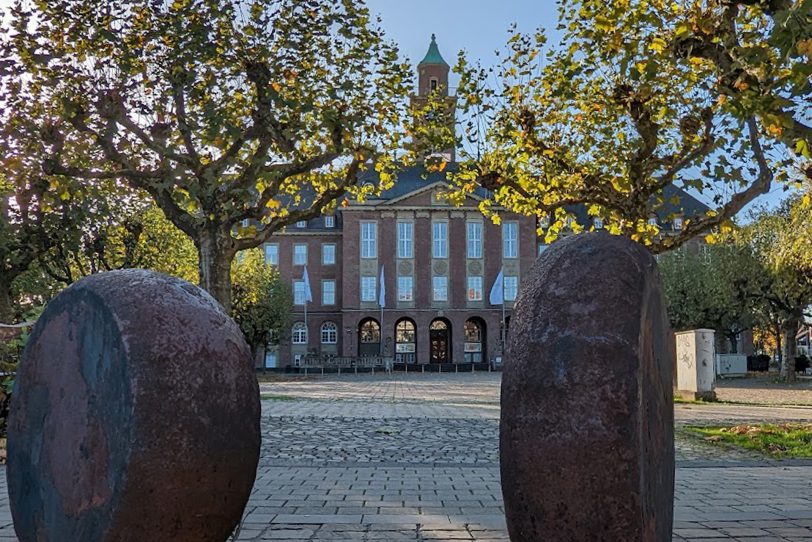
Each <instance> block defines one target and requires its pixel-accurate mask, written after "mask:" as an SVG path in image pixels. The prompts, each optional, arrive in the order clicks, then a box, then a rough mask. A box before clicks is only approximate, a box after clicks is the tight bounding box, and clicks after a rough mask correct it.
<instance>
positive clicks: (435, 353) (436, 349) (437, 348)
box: [429, 320, 451, 363]
mask: <svg viewBox="0 0 812 542" xmlns="http://www.w3.org/2000/svg"><path fill="white" fill-rule="evenodd" d="M429 340H430V342H431V359H430V361H431V363H451V333H450V328H449V325H448V323H447V322H446V321H445V320H434V321H433V322H432V323H431V327H430V328H429Z"/></svg>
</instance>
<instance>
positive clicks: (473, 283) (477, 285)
mask: <svg viewBox="0 0 812 542" xmlns="http://www.w3.org/2000/svg"><path fill="white" fill-rule="evenodd" d="M468 301H482V277H468Z"/></svg>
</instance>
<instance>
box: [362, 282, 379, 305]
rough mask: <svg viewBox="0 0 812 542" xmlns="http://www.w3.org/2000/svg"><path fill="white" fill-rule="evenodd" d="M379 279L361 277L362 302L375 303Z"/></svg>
mask: <svg viewBox="0 0 812 542" xmlns="http://www.w3.org/2000/svg"><path fill="white" fill-rule="evenodd" d="M377 279H378V277H361V301H375V294H376V293H377V292H376V290H377V289H378V288H377V286H378V284H377V282H378V280H377Z"/></svg>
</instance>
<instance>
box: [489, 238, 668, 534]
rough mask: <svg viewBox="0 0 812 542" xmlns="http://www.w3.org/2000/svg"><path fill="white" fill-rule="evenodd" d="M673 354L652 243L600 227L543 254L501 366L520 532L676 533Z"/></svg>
mask: <svg viewBox="0 0 812 542" xmlns="http://www.w3.org/2000/svg"><path fill="white" fill-rule="evenodd" d="M673 366H674V359H673V352H672V349H671V348H670V329H669V324H668V320H667V318H666V314H665V308H664V301H663V297H662V293H661V289H660V285H659V278H658V272H657V266H656V262H655V261H654V258H653V257H652V256H651V255H650V254H649V252H648V251H647V250H646V249H645V248H643V247H642V246H640V245H638V244H636V243H634V242H632V241H631V240H629V239H627V238H625V237H619V236H611V235H609V234H607V233H604V232H600V233H589V234H583V235H578V236H573V237H570V238H567V239H563V240H561V241H559V242H556V243H555V244H553V245H552V246H551V247H550V249H548V250H547V251H546V252H545V253H544V254H543V255H542V256H541V257H540V258H539V259H538V261H537V262H536V263H535V265H534V267H533V269H532V271H531V272H530V275H529V276H528V277H525V279H524V281H523V286H522V291H521V292H520V295H519V299H518V301H517V304H516V308H515V311H514V315H513V317H512V319H511V325H510V337H509V341H508V351H507V356H506V360H505V364H504V373H503V377H502V397H501V403H502V411H501V425H500V451H501V471H502V492H503V495H504V501H505V513H506V516H507V525H508V530H509V532H510V539H511V540H512V541H513V542H536V541H539V540H607V541H609V540H636V541H646V542H648V541H652V542H653V541H663V542H665V541H670V540H671V529H672V523H673V500H674V429H673V428H674V407H673V400H672V375H673Z"/></svg>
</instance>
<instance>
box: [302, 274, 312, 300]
mask: <svg viewBox="0 0 812 542" xmlns="http://www.w3.org/2000/svg"><path fill="white" fill-rule="evenodd" d="M302 282H304V294H305V301H313V290H311V289H310V277H308V276H307V266H305V268H304V274H302Z"/></svg>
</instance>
